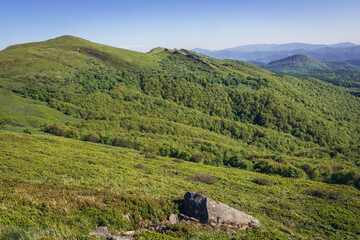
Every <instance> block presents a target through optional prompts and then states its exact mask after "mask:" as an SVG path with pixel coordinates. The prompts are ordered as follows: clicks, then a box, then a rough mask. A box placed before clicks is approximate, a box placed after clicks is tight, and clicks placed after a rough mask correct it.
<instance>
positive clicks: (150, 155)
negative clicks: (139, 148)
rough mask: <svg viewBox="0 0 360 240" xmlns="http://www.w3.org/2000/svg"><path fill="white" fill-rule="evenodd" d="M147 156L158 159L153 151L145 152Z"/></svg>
mask: <svg viewBox="0 0 360 240" xmlns="http://www.w3.org/2000/svg"><path fill="white" fill-rule="evenodd" d="M145 158H150V159H158V157H157V155H156V154H155V153H152V152H145Z"/></svg>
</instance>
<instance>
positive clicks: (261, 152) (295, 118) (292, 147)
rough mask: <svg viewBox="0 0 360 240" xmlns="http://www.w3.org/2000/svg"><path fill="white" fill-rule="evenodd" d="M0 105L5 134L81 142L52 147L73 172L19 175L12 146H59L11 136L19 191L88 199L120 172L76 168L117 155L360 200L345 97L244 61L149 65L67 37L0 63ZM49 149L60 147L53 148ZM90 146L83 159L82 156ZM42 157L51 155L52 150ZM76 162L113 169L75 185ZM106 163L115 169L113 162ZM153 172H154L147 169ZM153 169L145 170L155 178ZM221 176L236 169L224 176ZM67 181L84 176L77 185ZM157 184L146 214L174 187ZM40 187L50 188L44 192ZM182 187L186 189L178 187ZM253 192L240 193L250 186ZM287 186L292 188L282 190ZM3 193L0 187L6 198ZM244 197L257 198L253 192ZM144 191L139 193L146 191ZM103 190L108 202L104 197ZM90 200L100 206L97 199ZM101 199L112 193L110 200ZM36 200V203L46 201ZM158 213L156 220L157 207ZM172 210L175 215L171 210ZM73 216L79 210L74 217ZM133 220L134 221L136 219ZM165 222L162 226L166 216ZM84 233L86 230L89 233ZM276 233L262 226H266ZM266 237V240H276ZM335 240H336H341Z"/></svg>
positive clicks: (8, 54)
mask: <svg viewBox="0 0 360 240" xmlns="http://www.w3.org/2000/svg"><path fill="white" fill-rule="evenodd" d="M0 99H1V100H2V101H1V104H0V123H1V125H0V128H1V129H5V130H9V131H24V132H27V133H29V132H32V133H41V134H45V133H44V132H46V133H47V134H48V133H50V134H54V135H57V136H64V137H67V138H72V139H74V140H70V139H69V140H65V139H62V138H61V139H62V140H59V141H61V142H62V144H65V142H67V141H68V143H69V145H71V146H72V149H65V148H61V146H60V145H57V144H54V147H51V148H52V149H56V148H59V149H60V150H59V151H60V152H59V153H57V154H55V155H54V156H56V157H61V158H62V159H63V160H62V163H61V164H63V165H69V168H68V169H64V168H61V170H59V171H58V170H57V168H58V167H57V166H55V165H53V163H54V162H53V160H51V159H50V158H48V157H46V156H38V157H40V158H39V161H42V162H40V163H39V164H37V166H38V167H35V166H32V167H31V168H32V169H33V170H31V171H29V172H28V173H24V172H23V171H22V170H20V169H25V168H29V167H30V166H29V165H27V164H26V162H27V161H28V160H27V159H28V158H27V157H26V156H25V154H24V152H28V150H26V149H24V150H23V151H19V152H17V153H16V154H15V150H16V146H17V144H18V143H19V142H20V143H21V140H20V138H18V137H16V136H23V137H24V138H30V139H33V140H34V141H35V139H39V141H40V142H39V146H33V147H34V151H36V148H42V147H44V146H45V145H46V144H50V145H51V146H52V143H51V141H52V140H51V141H50V142H49V143H46V142H47V140H45V138H46V137H40V136H34V137H32V136H28V135H14V134H12V133H9V132H7V133H6V134H7V135H9V136H10V138H7V139H6V140H4V141H3V143H8V144H10V145H9V147H6V148H4V149H3V150H6V149H9V150H8V151H9V152H6V153H5V155H4V156H8V157H6V159H7V160H6V161H9V162H7V163H6V164H3V165H2V167H4V171H3V172H4V178H6V179H13V180H14V181H17V180H21V184H24V185H23V186H29V184H32V183H33V181H34V182H35V183H38V181H43V180H44V179H45V180H44V181H52V180H54V181H56V182H58V181H60V182H61V179H60V178H59V176H64V182H63V184H65V182H66V183H71V184H73V183H74V184H75V185H74V186H73V185H71V186H73V187H74V191H75V190H76V188H77V186H79V185H80V186H81V185H87V184H90V185H91V184H93V185H91V189H92V188H96V186H97V185H98V184H97V183H99V182H104V183H106V182H109V181H110V182H113V181H120V178H119V179H118V178H117V177H116V179H117V180H111V179H109V178H107V177H105V178H104V176H103V175H104V174H105V172H108V173H109V174H110V175H111V173H112V172H113V171H114V167H113V166H110V165H106V164H105V163H104V162H102V160H101V158H102V157H100V155H101V154H102V153H100V152H101V151H105V150H94V151H95V152H92V153H91V154H92V155H93V156H96V158H98V157H99V158H100V160H99V161H100V162H98V161H97V160H96V161H93V160H91V158H90V155H91V154H90V155H89V154H85V153H84V154H85V156H81V155H82V154H83V153H81V152H87V151H93V150H91V149H92V148H95V146H98V147H96V149H98V148H99V149H111V150H109V153H110V154H113V153H114V152H116V151H121V152H124V154H123V155H121V156H120V155H119V156H117V157H119V158H124V161H125V162H129V163H130V162H131V163H132V162H136V163H137V164H143V165H148V164H147V160H146V159H142V158H140V160H139V161H137V158H138V156H137V155H136V154H135V153H134V150H130V149H135V150H136V151H140V152H142V153H144V154H145V155H146V156H150V157H151V158H155V157H156V156H158V158H159V156H162V157H165V158H161V159H163V160H164V161H165V162H166V161H169V158H167V157H171V158H175V159H177V160H176V161H178V162H181V161H183V160H185V162H183V163H182V164H183V165H184V166H188V167H186V169H187V170H188V171H189V172H191V173H192V174H193V173H195V171H200V170H199V169H201V168H204V169H207V170H206V171H205V172H206V173H210V172H214V171H215V172H216V171H219V174H220V175H221V174H223V175H225V172H228V171H230V172H231V174H232V173H234V174H235V173H236V174H237V171H240V172H239V174H240V173H241V174H242V173H243V171H241V170H239V169H246V170H248V171H249V172H247V173H248V174H250V175H251V176H261V175H263V174H268V175H278V176H282V177H286V178H287V180H284V179H283V180H281V181H284V182H285V181H289V182H291V183H293V181H299V182H302V181H307V183H306V184H308V185H307V186H308V188H313V187H314V188H316V187H318V188H325V186H326V188H331V189H333V188H334V189H335V188H337V187H335V186H334V187H332V186H329V185H327V184H324V185H322V183H319V182H326V183H331V184H346V185H350V186H348V188H346V187H340V188H339V189H341V190H339V191H341V192H343V191H347V190H346V189H350V190H351V191H352V192H351V193H349V194H350V196H353V197H354V196H355V195H354V192H356V190H355V188H353V187H352V186H354V187H356V188H359V187H360V174H359V172H360V171H359V166H360V162H359V160H358V159H359V158H360V147H359V141H360V139H359V136H360V114H359V109H360V100H359V99H358V98H356V97H355V96H353V95H351V94H349V93H348V92H347V91H346V90H344V89H342V88H339V87H336V86H333V85H331V84H328V83H325V82H323V81H320V80H316V79H298V78H295V77H289V76H282V75H277V74H274V73H271V72H269V71H266V70H263V69H261V68H259V67H257V66H255V65H252V64H249V63H245V62H242V61H234V60H218V59H213V58H210V57H206V56H203V55H201V54H197V53H194V52H191V51H188V50H185V49H181V50H171V49H165V48H157V49H155V50H153V51H151V52H149V53H139V52H133V51H129V50H124V49H119V48H113V47H109V46H104V45H100V44H96V43H92V42H89V41H87V40H83V39H80V38H76V37H72V36H63V37H59V38H56V39H52V40H48V41H45V42H39V43H29V44H22V45H16V46H11V47H9V48H7V49H5V50H3V51H1V52H0ZM51 139H54V141H56V139H57V137H51ZM75 140H83V141H88V142H94V143H103V144H106V145H108V146H105V145H101V146H100V145H94V144H92V143H81V142H77V141H75ZM28 145H29V142H28V141H25V142H24V147H25V148H26V147H27V146H28ZM50 145H49V146H50ZM85 146H87V147H88V150H86V149H84V148H85ZM99 146H100V147H99ZM119 147H120V148H119ZM123 147H124V148H126V149H127V150H124V149H123ZM44 148H45V147H44ZM77 148H79V149H82V150H79V151H80V153H79V154H80V156H77V155H78V154H75V155H74V156H69V155H68V154H65V152H66V151H69V152H70V153H71V152H76V151H77V150H76V149H77ZM31 149H32V148H31ZM6 151H7V150H6ZM39 151H42V152H46V154H50V155H49V156H51V155H52V153H50V152H48V151H45V150H39ZM49 151H55V150H49ZM46 154H45V155H46ZM99 154H100V155H99ZM132 154H135V155H132ZM62 156H64V157H62ZM101 156H102V155H101ZM17 159H23V160H21V161H23V162H17V161H18V160H17ZM74 159H82V160H84V161H85V162H87V163H89V164H92V163H91V162H93V163H94V164H95V165H98V164H105V165H106V166H107V167H106V168H104V169H103V170H101V169H100V168H98V169H97V170H96V171H100V172H99V173H95V172H92V173H91V174H90V175H87V176H88V177H84V176H83V177H80V179H82V180H81V181H78V179H74V178H76V176H75V175H76V174H78V172H79V171H85V170H86V169H88V168H89V166H88V164H87V163H86V164H85V165H82V166H78V167H76V166H74V165H71V162H72V161H73V160H74ZM114 159H115V158H114ZM15 160H16V161H15ZM82 160H81V161H82ZM67 161H70V162H69V163H68V162H67ZM149 161H150V160H149ZM154 161H155V160H154ZM156 161H158V160H156ZM156 161H155V162H156ZM29 162H30V163H31V162H32V161H31V160H29ZM110 162H111V164H115V163H114V162H113V160H111V161H110ZM110 162H109V164H110ZM189 162H196V163H201V164H205V165H201V167H200V166H199V167H197V166H198V165H197V164H193V163H189ZM4 163H5V162H4ZM170 163H171V164H173V163H172V162H170ZM23 164H25V165H23ZM74 164H75V162H74ZM79 164H80V165H81V163H79ZM124 164H125V163H124ZM151 164H155V163H154V162H153V161H151V163H150V165H151ZM164 164H167V163H164ZM115 165H116V164H115ZM150 165H149V166H147V168H151V169H152V167H150ZM206 165H213V166H218V168H213V167H210V166H206ZM154 166H157V165H156V164H155V165H154ZM224 166H228V167H232V168H231V169H228V168H226V169H225V168H222V167H224ZM141 168H142V167H141ZM192 168H194V169H192ZM72 169H73V171H75V169H78V171H75V172H73V173H71V171H72ZM115 169H121V168H120V167H115ZM136 171H138V170H136ZM149 171H150V170H149ZM205 172H204V173H205ZM251 172H252V173H251ZM255 172H257V173H255ZM82 174H83V173H81V174H80V175H79V176H82ZM84 174H85V175H86V173H84ZM161 174H162V173H160V172H157V171H155V173H154V176H153V177H154V179H158V181H159V182H162V181H165V182H164V184H161V186H157V185H156V184H155V187H154V189H152V190H151V193H147V192H142V193H143V194H145V195H147V194H149V196H150V199H147V198H146V199H143V200H142V201H143V203H144V204H145V203H146V204H148V205H149V206H151V204H150V203H148V202H149V201H150V202H152V198H156V197H159V196H160V195H161V193H162V192H163V191H164V190H163V189H167V186H168V184H169V182H168V181H170V180H162V179H163V176H161ZM214 174H217V173H214ZM253 174H255V175H253ZM105 175H106V174H105ZM220 175H219V176H220ZM43 176H46V177H44V179H43V180H39V179H40V178H42V177H43ZM186 176H187V177H191V176H192V175H191V176H190V175H189V176H188V175H186ZM265 176H266V175H265ZM34 177H35V178H34ZM137 179H138V180H139V179H140V181H145V182H146V179H147V176H145V175H144V176H143V175H141V177H140V178H137ZM278 179H282V178H278ZM290 179H291V180H290ZM294 179H298V180H294ZM13 180H11V181H13ZM308 180H313V181H308ZM129 181H130V180H129ZM9 184H10V185H11V183H9ZM57 184H58V183H57ZM59 184H60V183H59ZM148 184H149V187H150V188H152V186H153V185H154V183H153V182H152V181H151V182H149V183H148ZM181 184H185V183H183V181H182V180H181ZM248 184H249V183H244V186H245V185H246V186H247V185H248ZM60 185H61V184H60ZM225 185H226V181H225V180H224V186H225ZM290 185H291V184H287V185H286V187H289V186H290ZM310 185H312V186H310ZM8 186H9V185H8V184H5V186H4V187H5V189H6V188H7V187H8ZM31 186H33V185H31ZM61 186H62V185H61ZM61 186H60V188H62V187H61ZM184 186H188V185H186V184H185V185H184ZM206 186H207V185H206ZM224 186H222V187H221V188H222V189H225V190H224V191H232V190H230V189H228V188H224ZM249 186H251V187H248V188H249V189H252V188H253V187H254V186H256V185H254V184H252V185H251V184H250V185H249ZM284 186H285V185H284ZM322 186H323V187H322ZM142 187H143V185H141V187H140V188H142ZM188 187H190V188H191V189H194V191H200V192H201V189H202V188H201V187H200V186H198V187H199V188H198V189H196V188H195V187H194V188H192V187H191V186H188ZM37 188H38V185H35V186H34V187H33V189H34V191H35V192H36V191H37V190H36V189H37ZM101 189H103V190H104V189H105V187H104V188H102V187H101ZM126 189H133V191H135V192H136V191H138V189H139V187H138V185H137V183H136V182H135V180H134V181H130V182H129V183H128V184H127V187H126ZM219 189H220V188H219ZM123 190H124V189H122V190H121V189H117V190H112V191H111V192H114V193H116V194H119V193H122V194H125V195H124V196H125V197H126V198H127V197H128V194H129V193H128V192H126V193H123V192H121V191H123ZM217 190H218V189H217ZM303 190H305V187H304V188H301V189H300V190H299V189H294V191H293V193H294V194H297V195H298V194H302V193H300V191H303ZM350 190H349V191H350ZM3 191H5V190H3ZM71 191H72V190H71ZM89 191H90V192H92V194H94V192H93V190H89ZM104 191H105V190H104ZM156 191H158V192H156ZM251 191H253V190H251ZM35 192H34V194H36V193H35ZM210 192H211V191H210V190H205V191H204V193H210ZM104 194H110V192H109V191H105V193H104ZM344 194H345V192H344ZM346 194H347V193H346ZM346 194H345V195H346ZM349 194H348V195H349ZM211 196H212V197H213V198H214V199H218V200H222V201H224V202H226V203H231V199H233V196H229V197H228V198H224V199H221V198H218V197H217V196H216V194H215V193H214V192H212V194H211ZM9 197H12V195H11V194H10V196H9ZM32 197H33V198H34V199H37V197H39V196H32ZM114 197H115V195H114ZM256 197H260V196H259V195H256ZM39 198H40V197H39ZM169 198H170V195H166V196H165V197H163V198H161V199H163V200H164V201H165V200H166V199H169ZM254 198H255V197H254ZM9 201H10V200H9ZM46 201H48V200H46ZM69 201H70V200H69ZM71 201H73V200H71ZM323 203H324V204H325V205H326V204H328V203H329V201H328V200H324V202H323ZM154 204H155V205H154V206H155V207H154V208H155V209H156V208H157V206H159V204H160V203H156V202H155V203H154ZM160 205H161V204H160ZM325 205H324V206H325ZM167 206H168V207H169V208H172V207H173V205H171V204H170V205H167ZM32 207H34V206H32ZM32 207H31V208H32ZM90 208H92V207H90ZM86 209H87V208H86ZM78 211H80V212H81V211H82V210H81V209H80V208H79V210H78ZM89 211H90V210H89ZM91 211H93V210H91ZM111 211H112V210H111ZM132 211H135V212H136V210H134V209H133V210H132ZM152 211H155V210H151V211H150V212H151V214H148V215H146V216H147V218H153V217H154V214H155V213H153V212H152ZM164 211H165V210H164ZM166 211H168V210H166ZM166 211H165V212H166ZM301 211H304V210H301ZM324 211H325V210H324ZM259 212H261V211H260V210H259ZM14 214H15V213H14ZM61 214H63V213H61ZM61 214H60V215H61ZM76 214H77V213H75V212H72V213H69V214H68V215H66V214H65V215H64V216H68V217H70V218H72V217H74V216H75V215H76ZM81 214H82V213H81ZM81 214H80V215H81ZM162 214H163V215H161V216H162V218H164V216H165V215H166V214H165V213H162ZM279 214H280V213H279ZM304 214H305V213H304ZM314 214H315V213H314V212H311V213H309V215H306V214H305V215H304V218H302V220H299V221H300V222H301V221H305V222H306V223H307V224H310V225H311V221H310V223H309V221H308V218H315V215H314ZM346 214H349V213H346ZM55 215H56V214H55ZM55 215H54V216H55ZM85 215H86V216H88V217H86V218H85V220H81V221H84V222H83V223H82V224H80V225H81V226H80V225H77V224H75V223H74V224H75V225H76V227H75V228H76V232H78V233H80V232H81V233H84V231H85V230H84V229H86V231H87V230H88V229H89V226H90V225H91V227H92V226H93V225H96V224H99V221H100V220H99V218H98V217H94V218H93V219H91V218H89V215H88V213H86V214H85ZM90 215H91V214H90ZM96 216H97V215H96ZM155 216H158V215H156V214H155ZM159 216H160V215H159ZM12 217H14V215H9V219H10V218H12ZM268 217H270V218H271V216H268ZM81 218H82V217H81V216H80V219H81ZM94 219H95V220H94ZM96 219H97V220H96ZM9 221H10V220H9ZM19 221H21V220H19ZM26 221H28V220H26ZM29 221H30V220H29ZM34 221H35V222H36V223H33V224H32V225H31V224H30V225H29V226H28V225H26V226H27V227H32V226H34V227H36V226H38V224H40V223H39V222H37V221H39V219H38V217H37V218H35V220H34ZM61 221H65V220H61ZM81 221H80V222H81ZM87 221H90V222H91V224H86V222H87ZM107 221H110V220H107ZM271 221H272V220H270V219H268V218H265V220H264V222H265V225H266V224H267V223H268V222H271ZM276 221H278V220H276ZM279 221H280V220H279ZM292 221H293V220H291V219H290V220H289V222H288V224H290V225H291V222H292ZM110 222H111V224H110V225H112V226H116V227H117V228H119V227H121V226H122V228H124V226H125V225H124V226H123V225H122V224H125V223H123V222H122V220H121V219H117V220H116V219H112V220H111V221H110ZM335 222H338V219H337V220H336V221H335ZM1 224H3V225H4V226H5V225H6V226H10V225H14V224H15V223H14V222H11V221H10V222H7V223H6V222H3V223H1ZM19 224H20V223H19ZM114 224H115V225H114ZM132 224H135V223H132ZM269 224H270V223H269ZM274 224H275V223H274ZM276 224H277V223H276ZM276 224H275V225H276ZM324 224H325V223H324ZM331 224H335V223H331ZM15 225H16V224H15ZM40 225H41V224H40ZM70 225H71V224H70V223H69V226H70ZM75 225H74V226H75ZM270 225H271V224H270ZM270 225H269V226H270ZM275 225H273V226H275ZM285 225H286V224H285ZM325 225H326V224H325ZM350 225H354V224H352V223H350V222H348V223H345V225H344V226H342V227H339V228H336V229H347V230H344V231H348V232H349V233H348V234H349V235H348V236H350V237H349V238H351V237H352V236H353V235H354V234H357V233H358V232H357V231H358V230H356V229H357V227H358V226H356V224H355V225H354V229H350V227H351V226H350ZM66 226H67V224H66V223H63V227H61V229H67V230H66V231H68V230H69V229H68V227H66ZM319 228H321V227H319ZM324 228H325V229H327V228H326V227H324ZM266 229H268V228H266ZM304 229H306V230H301V226H300V225H296V226H294V230H291V231H294V232H296V234H297V236H300V235H302V234H304V236H310V235H312V234H313V233H314V232H311V231H312V230H309V229H308V227H305V228H304ZM334 229H335V227H334V226H333V225H331V227H329V228H328V229H327V230H323V232H322V233H321V234H320V235H322V236H333V235H331V234H332V233H330V232H331V231H335V232H336V231H340V230H334ZM349 229H350V230H349ZM29 231H30V230H29ZM44 231H45V230H44ZM61 231H62V230H61ZM64 231H65V230H64ZM204 231H205V232H207V231H208V230H204ZM260 231H262V230H260ZM266 231H267V233H266V236H271V234H275V236H276V234H277V233H276V232H275V233H274V232H269V231H268V230H266ZM279 231H280V232H281V233H280V235H281V236H287V235H286V234H291V233H290V232H291V231H290V230H289V229H285V230H283V229H282V230H279ZM287 231H289V232H287ZM307 231H310V232H307ZM341 231H343V230H341ZM29 234H30V233H29ZM61 234H62V235H66V234H67V233H66V232H63V233H61ZM61 234H60V235H61ZM71 234H72V233H71ZM181 234H183V233H181ZM201 234H202V233H201ZM204 234H208V233H204ZM216 234H220V235H221V234H222V233H216ZM254 234H255V235H254V238H255V239H256V238H259V236H260V235H256V234H261V233H254ZM284 234H285V235H284ZM334 234H335V235H334V237H338V236H337V235H336V234H337V233H334ZM339 234H340V235H339V237H338V238H340V236H341V235H344V234H346V233H344V232H340V233H339ZM182 236H184V235H182ZM221 236H223V235H221ZM269 238H271V237H269Z"/></svg>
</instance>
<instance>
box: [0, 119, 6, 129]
mask: <svg viewBox="0 0 360 240" xmlns="http://www.w3.org/2000/svg"><path fill="white" fill-rule="evenodd" d="M6 124H7V122H5V121H4V120H0V128H3V127H5V125H6Z"/></svg>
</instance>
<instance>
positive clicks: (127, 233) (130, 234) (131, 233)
mask: <svg viewBox="0 0 360 240" xmlns="http://www.w3.org/2000/svg"><path fill="white" fill-rule="evenodd" d="M134 234H135V231H127V232H124V235H126V236H134Z"/></svg>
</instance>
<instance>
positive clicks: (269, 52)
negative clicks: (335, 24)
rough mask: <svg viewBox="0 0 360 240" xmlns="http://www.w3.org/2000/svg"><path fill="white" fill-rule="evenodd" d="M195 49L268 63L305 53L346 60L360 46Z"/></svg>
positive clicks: (321, 57) (299, 45) (358, 50)
mask: <svg viewBox="0 0 360 240" xmlns="http://www.w3.org/2000/svg"><path fill="white" fill-rule="evenodd" d="M193 50H194V51H195V52H199V53H203V54H206V55H208V56H211V57H215V58H220V59H225V58H229V59H238V60H245V61H258V62H267V63H268V62H271V61H275V60H277V59H281V58H284V57H288V56H291V55H295V54H304V55H308V56H310V57H313V58H316V59H319V60H327V61H345V60H349V59H351V58H355V57H356V56H358V53H359V52H360V46H359V45H356V44H353V43H350V42H343V43H337V44H331V45H325V44H317V45H316V44H305V43H288V44H255V45H244V46H239V47H234V48H227V49H222V50H214V51H211V50H206V49H199V48H196V49H193Z"/></svg>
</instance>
